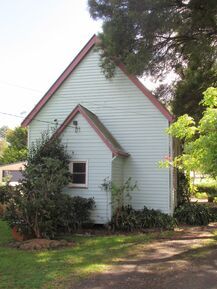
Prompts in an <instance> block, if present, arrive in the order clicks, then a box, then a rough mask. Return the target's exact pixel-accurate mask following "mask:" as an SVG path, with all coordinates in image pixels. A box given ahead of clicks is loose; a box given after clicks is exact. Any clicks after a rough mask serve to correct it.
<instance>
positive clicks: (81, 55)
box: [21, 35, 173, 127]
mask: <svg viewBox="0 0 217 289" xmlns="http://www.w3.org/2000/svg"><path fill="white" fill-rule="evenodd" d="M97 42H99V39H98V38H97V36H96V35H93V36H92V37H91V39H90V40H89V41H88V43H87V44H86V45H85V46H84V47H83V48H82V50H81V51H80V52H79V53H78V55H77V56H76V57H75V58H74V60H73V61H72V62H71V63H70V64H69V66H68V67H67V68H66V69H65V71H64V72H63V73H62V74H61V75H60V77H59V78H58V79H57V80H56V81H55V82H54V84H53V85H52V86H51V87H50V89H49V90H48V91H47V92H46V94H45V95H44V96H43V97H42V99H41V100H40V101H39V102H38V103H37V104H36V106H35V107H34V108H33V110H32V111H31V112H30V113H29V114H28V115H27V117H26V118H25V119H24V120H23V122H22V123H21V126H22V127H26V126H28V125H29V124H30V122H31V121H32V120H33V119H34V117H35V116H36V115H37V114H38V112H39V111H40V110H41V109H42V107H43V106H44V105H45V104H46V103H47V101H48V100H49V99H50V98H51V97H52V95H53V94H54V93H55V92H56V90H57V89H58V88H59V87H60V86H61V84H62V83H63V82H64V81H65V80H66V79H67V77H68V76H69V75H70V74H71V73H72V72H73V70H74V69H75V68H76V67H77V65H78V64H79V63H80V62H81V61H82V60H83V59H84V57H85V56H86V55H87V53H88V52H89V51H90V50H91V49H92V47H93V46H94V45H95V44H96V43H97ZM118 67H119V68H120V69H121V70H122V71H123V72H124V74H126V75H127V77H128V78H129V79H130V80H131V81H132V82H133V83H134V85H136V86H137V87H138V89H139V90H141V91H142V93H143V94H144V95H145V96H146V97H148V99H149V100H150V101H151V102H152V103H153V104H154V105H155V106H156V107H157V109H158V110H159V111H160V112H161V113H162V114H163V115H164V116H165V117H166V118H167V119H168V121H169V122H172V121H173V116H172V114H171V113H170V112H169V111H168V110H167V109H166V108H165V106H164V105H163V104H162V103H161V102H159V101H158V99H157V98H156V97H155V96H154V95H153V94H152V93H151V92H150V91H149V90H148V89H147V88H146V87H145V86H144V85H143V84H142V83H141V82H140V81H139V80H138V78H137V77H136V76H134V75H130V74H128V72H127V70H126V68H125V66H124V64H118Z"/></svg>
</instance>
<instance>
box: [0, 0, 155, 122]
mask: <svg viewBox="0 0 217 289" xmlns="http://www.w3.org/2000/svg"><path fill="white" fill-rule="evenodd" d="M100 28H101V23H100V22H96V21H94V20H93V19H91V18H90V16H89V12H88V9H87V0H0V112H5V113H10V114H15V115H18V116H23V117H24V116H25V115H26V114H27V113H28V112H29V111H30V110H31V109H32V108H33V107H34V105H35V104H36V103H37V102H38V101H39V99H40V98H41V97H42V96H43V95H44V93H45V92H46V91H47V90H48V89H49V87H50V86H51V85H52V84H53V82H54V81H55V80H56V79H57V78H58V76H59V75H60V74H61V73H62V72H63V70H64V69H65V68H66V66H67V65H68V64H69V63H70V62H71V61H72V59H73V58H74V57H75V55H76V54H77V53H78V52H79V50H80V49H81V48H82V47H83V46H84V45H85V44H86V42H87V41H88V40H89V39H90V37H91V36H92V35H93V34H94V33H96V34H97V32H98V31H100ZM146 85H147V87H148V88H149V89H152V88H153V84H152V83H151V82H150V81H147V82H146ZM21 121H22V118H16V117H11V116H5V115H2V114H0V127H1V126H2V125H8V126H9V127H14V126H17V125H20V123H21Z"/></svg>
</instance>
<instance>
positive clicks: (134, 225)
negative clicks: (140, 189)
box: [111, 206, 176, 231]
mask: <svg viewBox="0 0 217 289" xmlns="http://www.w3.org/2000/svg"><path fill="white" fill-rule="evenodd" d="M111 225H112V227H113V229H115V230H118V231H134V230H143V229H152V228H159V229H169V230H170V229H174V227H175V226H176V221H175V219H174V218H173V217H171V216H169V215H167V214H164V213H162V212H160V211H158V210H153V209H151V210H150V209H148V208H146V207H144V209H143V210H134V209H133V208H132V207H131V206H123V207H122V208H121V209H119V210H116V212H115V213H114V214H113V217H112V220H111Z"/></svg>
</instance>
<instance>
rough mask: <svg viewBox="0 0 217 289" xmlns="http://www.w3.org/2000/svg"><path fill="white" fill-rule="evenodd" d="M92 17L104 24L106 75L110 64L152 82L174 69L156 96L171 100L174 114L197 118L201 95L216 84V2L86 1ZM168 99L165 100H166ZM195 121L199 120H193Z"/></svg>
mask: <svg viewBox="0 0 217 289" xmlns="http://www.w3.org/2000/svg"><path fill="white" fill-rule="evenodd" d="M88 3H89V11H90V14H91V16H92V17H93V18H94V19H100V20H102V21H103V32H102V33H100V34H99V37H100V39H101V43H100V48H102V49H101V50H100V51H101V66H102V69H103V71H104V73H105V75H106V76H107V77H112V76H113V75H114V72H115V65H114V63H115V62H116V63H118V62H122V63H124V64H125V66H126V68H127V70H128V71H129V73H133V74H136V75H138V76H142V75H143V74H144V72H145V73H146V74H150V75H151V76H153V77H154V78H155V79H157V78H162V77H164V76H165V75H167V73H168V72H171V71H173V72H174V73H175V74H176V75H177V80H176V81H175V82H174V83H172V84H171V85H164V84H162V85H160V86H159V87H158V89H157V90H156V91H155V94H156V97H159V98H160V99H161V100H163V102H167V103H168V102H170V101H171V99H172V105H171V108H172V110H173V113H174V114H175V115H176V116H180V115H183V114H184V113H188V114H189V115H190V116H194V117H195V116H196V117H197V118H200V117H201V115H202V111H203V106H200V105H199V102H200V100H201V99H202V92H203V91H204V90H205V89H207V87H210V86H216V85H217V67H216V56H217V45H216V44H217V17H216V15H217V1H216V0H209V1H204V0H128V1H125V0H89V1H88ZM168 95H169V97H168ZM195 120H196V121H197V120H198V119H195Z"/></svg>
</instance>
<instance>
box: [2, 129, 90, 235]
mask: <svg viewBox="0 0 217 289" xmlns="http://www.w3.org/2000/svg"><path fill="white" fill-rule="evenodd" d="M69 159H70V156H69V155H68V154H67V152H66V150H65V147H64V146H63V145H62V144H61V141H60V140H59V139H50V137H49V132H45V133H44V134H42V137H41V139H40V140H38V141H37V142H36V143H35V144H34V145H32V147H31V149H30V152H29V156H28V159H27V165H26V169H25V171H24V174H23V175H24V179H23V180H22V182H21V185H19V186H17V187H16V188H15V192H14V193H13V194H12V196H11V195H10V197H8V200H7V209H6V213H5V219H6V220H7V221H8V222H9V224H10V225H11V226H12V227H13V226H16V227H17V229H18V230H19V231H21V232H22V233H24V234H27V235H30V236H33V237H36V238H53V237H55V236H56V235H58V234H59V233H61V232H62V231H64V232H66V231H68V232H70V231H72V230H73V229H74V228H76V227H78V226H80V225H81V224H83V223H84V222H88V221H89V216H90V210H91V208H92V207H93V200H92V199H87V200H86V199H83V198H79V197H77V198H72V197H70V196H69V195H66V194H64V193H63V192H62V191H63V188H64V187H65V186H66V185H68V183H69V182H70V178H71V174H70V173H69V169H68V165H69ZM6 198H7V197H6Z"/></svg>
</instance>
